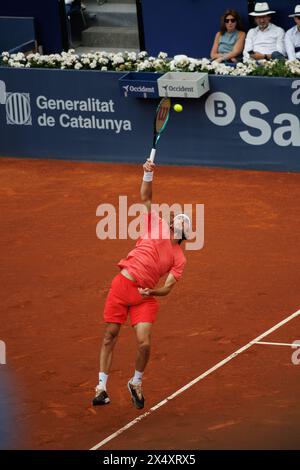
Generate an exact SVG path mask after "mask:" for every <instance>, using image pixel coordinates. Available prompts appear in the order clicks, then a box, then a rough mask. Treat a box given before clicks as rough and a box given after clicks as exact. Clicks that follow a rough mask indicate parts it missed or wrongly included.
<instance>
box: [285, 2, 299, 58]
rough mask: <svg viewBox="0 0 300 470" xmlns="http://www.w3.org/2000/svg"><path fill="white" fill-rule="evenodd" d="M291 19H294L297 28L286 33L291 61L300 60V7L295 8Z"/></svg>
mask: <svg viewBox="0 0 300 470" xmlns="http://www.w3.org/2000/svg"><path fill="white" fill-rule="evenodd" d="M289 17H290V18H294V20H295V23H296V26H293V28H291V29H289V30H288V31H287V32H286V33H285V38H284V39H285V47H286V52H287V55H288V58H289V59H290V60H294V59H300V5H296V6H295V11H294V13H293V14H292V15H289Z"/></svg>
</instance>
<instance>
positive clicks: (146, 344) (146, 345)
mask: <svg viewBox="0 0 300 470" xmlns="http://www.w3.org/2000/svg"><path fill="white" fill-rule="evenodd" d="M150 347H151V344H150V340H143V341H139V350H140V351H141V352H143V353H144V354H147V353H148V352H149V351H150Z"/></svg>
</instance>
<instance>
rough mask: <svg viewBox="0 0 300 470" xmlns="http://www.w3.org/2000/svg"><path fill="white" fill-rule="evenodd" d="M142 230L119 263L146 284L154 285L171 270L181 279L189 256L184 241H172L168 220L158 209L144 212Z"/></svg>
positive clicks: (145, 285)
mask: <svg viewBox="0 0 300 470" xmlns="http://www.w3.org/2000/svg"><path fill="white" fill-rule="evenodd" d="M142 233H143V234H142V236H141V237H140V238H139V239H138V240H137V242H136V245H135V247H134V249H133V250H131V251H130V252H129V253H128V255H127V257H126V258H123V259H121V260H120V261H119V263H118V266H119V267H120V268H121V269H123V268H126V269H127V271H128V272H129V273H130V274H131V275H132V276H133V277H134V278H135V279H136V280H137V282H138V284H139V285H140V286H141V287H144V288H145V287H149V288H150V289H153V288H154V287H155V286H156V284H157V283H158V281H159V279H160V278H161V277H163V276H164V275H166V274H167V273H172V274H173V276H174V277H175V279H176V280H178V279H179V278H180V277H181V275H182V273H183V270H184V267H185V264H186V258H185V256H184V254H183V251H182V249H181V247H180V245H179V244H178V243H176V244H175V245H174V244H172V243H171V240H170V229H169V225H168V224H167V222H166V221H165V220H164V219H162V218H161V217H159V215H158V213H157V212H155V211H151V212H148V213H147V214H144V220H143V231H142Z"/></svg>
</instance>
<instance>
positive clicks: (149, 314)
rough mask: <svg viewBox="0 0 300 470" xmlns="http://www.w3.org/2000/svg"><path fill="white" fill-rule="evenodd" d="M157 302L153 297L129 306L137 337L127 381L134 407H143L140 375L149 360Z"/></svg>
mask: <svg viewBox="0 0 300 470" xmlns="http://www.w3.org/2000/svg"><path fill="white" fill-rule="evenodd" d="M158 308H159V304H158V302H157V300H156V299H155V298H154V297H149V298H148V299H147V300H143V301H142V302H141V303H140V304H139V305H133V306H131V307H130V308H129V315H130V321H131V325H132V326H133V327H134V331H135V334H136V339H137V346H138V348H137V349H138V350H137V356H136V362H135V372H134V375H133V377H132V378H131V379H130V380H129V382H128V389H129V392H130V395H131V399H132V402H133V404H134V406H135V407H136V408H139V409H141V408H143V407H144V402H145V398H144V396H143V392H142V377H143V374H144V371H145V368H146V366H147V363H148V361H149V357H150V350H151V331H152V324H153V323H154V321H155V319H156V315H157V312H158Z"/></svg>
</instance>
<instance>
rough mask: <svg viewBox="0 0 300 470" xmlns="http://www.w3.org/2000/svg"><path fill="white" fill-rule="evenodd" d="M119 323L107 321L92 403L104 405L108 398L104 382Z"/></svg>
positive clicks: (108, 369) (105, 381) (119, 326)
mask: <svg viewBox="0 0 300 470" xmlns="http://www.w3.org/2000/svg"><path fill="white" fill-rule="evenodd" d="M120 328H121V324H119V323H107V324H106V328H105V332H104V337H103V341H102V346H101V351H100V372H99V384H98V385H97V387H96V395H95V398H94V399H93V405H94V406H97V405H106V404H108V403H109V402H110V399H109V397H108V395H107V391H106V383H107V379H108V374H109V371H110V368H111V363H112V357H113V351H114V347H115V345H116V342H117V339H118V334H119V332H120Z"/></svg>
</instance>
